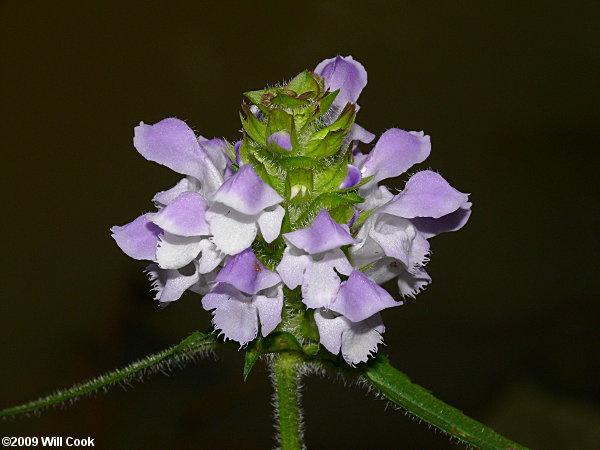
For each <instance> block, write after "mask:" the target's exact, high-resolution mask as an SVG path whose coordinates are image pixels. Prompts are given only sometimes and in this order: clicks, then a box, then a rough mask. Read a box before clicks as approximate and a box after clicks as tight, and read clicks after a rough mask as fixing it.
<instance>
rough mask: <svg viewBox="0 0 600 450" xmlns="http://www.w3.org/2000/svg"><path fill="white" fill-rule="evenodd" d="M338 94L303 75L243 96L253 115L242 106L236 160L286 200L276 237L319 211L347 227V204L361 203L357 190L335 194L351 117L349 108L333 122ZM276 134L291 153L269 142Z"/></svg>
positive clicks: (344, 167)
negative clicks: (282, 134) (283, 138)
mask: <svg viewBox="0 0 600 450" xmlns="http://www.w3.org/2000/svg"><path fill="white" fill-rule="evenodd" d="M338 92H339V91H337V90H336V91H334V92H329V91H327V90H326V89H325V81H324V79H323V77H321V76H319V75H317V74H315V73H313V72H309V71H306V70H305V71H304V72H302V73H300V74H299V75H298V76H296V77H295V78H294V79H293V80H292V81H290V82H289V83H288V84H287V85H285V86H282V87H273V88H268V89H264V90H261V91H251V92H246V93H245V94H244V95H245V96H246V97H247V98H248V100H250V102H251V104H252V105H254V106H255V107H256V110H255V111H256V114H255V113H254V112H253V111H252V110H251V108H250V106H249V105H248V104H246V103H244V104H242V110H243V114H242V115H241V121H242V126H243V129H244V138H243V140H242V143H241V147H240V158H241V161H242V162H243V163H244V164H251V165H252V166H253V167H254V169H255V170H256V172H257V173H258V174H259V175H260V176H261V178H262V179H263V180H264V181H265V182H266V183H267V184H269V185H270V186H272V187H273V188H274V189H275V190H276V191H277V192H278V193H279V194H280V195H281V196H282V197H284V199H286V202H284V204H283V206H284V208H286V211H287V213H288V214H287V217H288V221H287V223H286V224H285V225H286V226H285V228H284V229H283V230H282V232H288V231H293V230H296V229H298V228H304V227H306V226H307V225H309V224H310V223H311V222H312V220H313V219H314V218H315V216H316V215H317V214H318V213H319V211H320V210H321V209H323V208H325V209H327V210H328V211H329V212H330V214H331V216H332V217H333V218H334V219H335V220H336V221H337V222H339V223H347V222H348V221H349V220H350V219H351V218H352V215H353V213H354V209H353V207H352V205H354V204H356V203H361V202H363V201H364V199H363V198H361V197H360V196H359V195H358V194H356V190H357V189H358V187H359V186H355V187H353V188H350V189H338V187H339V186H340V184H341V183H342V182H343V181H344V179H345V178H346V176H347V174H348V164H350V163H352V148H351V145H350V142H348V140H347V139H346V137H347V135H348V133H349V131H350V129H351V128H352V125H354V120H355V118H356V106H355V105H354V104H352V103H348V104H347V105H346V106H345V107H344V108H343V110H342V111H341V112H339V115H338V117H336V118H334V117H333V114H335V112H334V111H331V109H332V108H331V105H332V103H333V100H334V99H335V98H336V96H337V95H338ZM325 118H328V119H329V120H325ZM334 119H335V120H334ZM328 122H332V123H328ZM277 132H285V133H287V134H288V135H289V136H290V141H291V147H292V148H291V150H288V149H284V148H282V147H280V146H279V145H277V144H276V143H274V142H273V141H272V140H270V139H269V138H270V137H271V136H272V135H273V134H274V133H277Z"/></svg>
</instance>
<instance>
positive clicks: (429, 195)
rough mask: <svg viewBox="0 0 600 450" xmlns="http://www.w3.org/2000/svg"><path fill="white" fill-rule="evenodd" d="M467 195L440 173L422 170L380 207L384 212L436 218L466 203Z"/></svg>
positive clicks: (406, 216) (401, 215)
mask: <svg viewBox="0 0 600 450" xmlns="http://www.w3.org/2000/svg"><path fill="white" fill-rule="evenodd" d="M468 197H469V195H468V194H463V193H462V192H459V191H457V190H456V189H454V188H453V187H452V186H450V185H449V184H448V182H447V181H446V180H444V179H443V178H442V176H441V175H439V174H437V173H435V172H432V171H431V170H424V171H422V172H418V173H416V174H414V175H413V176H412V177H411V178H410V179H409V180H408V181H407V183H406V186H405V187H404V190H403V191H402V192H401V193H400V194H398V195H396V196H395V197H394V199H393V200H392V201H390V202H389V203H388V204H387V205H385V206H384V208H383V210H382V211H384V212H387V213H388V214H393V215H395V216H399V217H404V218H407V219H412V218H415V217H433V218H434V219H439V218H440V217H442V216H445V215H447V214H450V213H452V212H454V211H456V210H457V209H459V208H463V207H464V206H465V205H466V204H467V203H468Z"/></svg>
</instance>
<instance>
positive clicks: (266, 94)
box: [244, 87, 279, 112]
mask: <svg viewBox="0 0 600 450" xmlns="http://www.w3.org/2000/svg"><path fill="white" fill-rule="evenodd" d="M278 89H279V88H276V87H273V88H268V89H262V90H260V91H250V92H244V96H245V97H246V98H247V99H248V100H250V101H251V102H252V103H254V104H255V105H256V106H258V107H259V108H260V110H261V111H262V112H268V110H269V108H268V106H267V105H268V104H269V102H270V100H269V99H270V98H272V97H274V96H275V93H276V92H277V90H278Z"/></svg>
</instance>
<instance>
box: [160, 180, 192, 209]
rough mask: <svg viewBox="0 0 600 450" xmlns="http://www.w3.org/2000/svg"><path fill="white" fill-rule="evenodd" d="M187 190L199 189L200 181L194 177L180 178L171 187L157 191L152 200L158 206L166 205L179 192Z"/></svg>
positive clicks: (179, 193)
mask: <svg viewBox="0 0 600 450" xmlns="http://www.w3.org/2000/svg"><path fill="white" fill-rule="evenodd" d="M188 191H194V192H199V191H200V182H199V181H198V180H196V179H195V178H194V177H185V178H182V179H181V180H179V182H178V183H177V184H176V185H175V186H173V187H172V188H171V189H168V190H166V191H161V192H159V193H157V194H156V195H155V196H154V197H153V198H152V201H153V202H154V203H156V204H157V206H158V207H160V206H167V205H168V204H169V203H171V202H172V201H173V200H175V199H176V198H177V197H179V196H180V195H181V194H183V193H184V192H188Z"/></svg>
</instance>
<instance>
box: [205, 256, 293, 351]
mask: <svg viewBox="0 0 600 450" xmlns="http://www.w3.org/2000/svg"><path fill="white" fill-rule="evenodd" d="M214 281H215V282H217V285H216V286H215V287H214V288H213V289H212V290H211V291H210V292H209V293H208V294H206V295H205V296H204V297H203V298H202V306H203V307H204V309H206V310H207V311H210V310H214V311H213V325H214V326H215V328H216V329H217V330H220V331H221V333H222V334H223V335H224V336H225V339H231V340H234V341H237V342H239V343H240V345H242V346H243V345H246V344H247V343H248V342H250V341H252V340H254V339H255V338H256V336H257V335H258V329H259V324H260V330H261V334H262V335H263V336H267V335H268V334H269V333H271V331H273V330H274V329H275V327H277V325H278V324H279V323H280V322H281V309H282V307H283V291H282V286H281V282H280V281H281V279H280V278H279V275H277V274H276V273H275V272H271V271H270V270H268V269H266V268H265V267H264V266H263V265H262V264H261V263H260V261H258V259H256V256H255V255H254V252H253V251H252V250H251V249H247V250H245V251H243V252H242V253H240V254H238V255H236V256H235V257H234V258H232V259H231V260H230V261H229V262H228V263H227V264H226V265H225V267H223V269H221V271H220V272H219V274H218V275H217V277H216V278H215V280H214Z"/></svg>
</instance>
